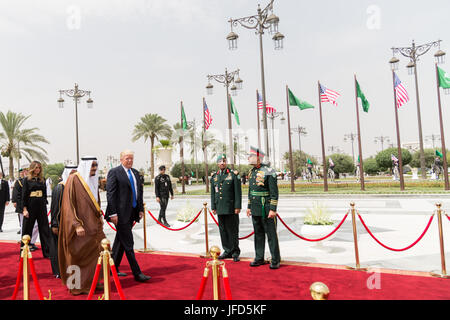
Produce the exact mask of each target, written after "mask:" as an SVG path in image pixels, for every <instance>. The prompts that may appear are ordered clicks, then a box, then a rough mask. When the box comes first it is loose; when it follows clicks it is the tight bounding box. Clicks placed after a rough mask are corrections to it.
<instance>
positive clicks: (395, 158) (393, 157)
mask: <svg viewBox="0 0 450 320" xmlns="http://www.w3.org/2000/svg"><path fill="white" fill-rule="evenodd" d="M391 160H392V161H395V162H397V161H398V159H397V157H396V156H394V155H393V154H392V153H391Z"/></svg>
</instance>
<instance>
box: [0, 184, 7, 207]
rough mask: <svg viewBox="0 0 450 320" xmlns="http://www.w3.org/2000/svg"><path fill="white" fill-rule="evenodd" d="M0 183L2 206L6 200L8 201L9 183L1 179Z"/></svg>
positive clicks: (0, 203) (0, 201)
mask: <svg viewBox="0 0 450 320" xmlns="http://www.w3.org/2000/svg"><path fill="white" fill-rule="evenodd" d="M0 183H1V189H0V205H2V206H4V205H5V203H6V202H9V183H8V181H6V180H3V179H1V180H0Z"/></svg>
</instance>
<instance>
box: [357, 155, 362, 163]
mask: <svg viewBox="0 0 450 320" xmlns="http://www.w3.org/2000/svg"><path fill="white" fill-rule="evenodd" d="M358 163H361V160H360V159H359V155H358Z"/></svg>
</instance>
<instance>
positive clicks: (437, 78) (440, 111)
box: [436, 63, 450, 190]
mask: <svg viewBox="0 0 450 320" xmlns="http://www.w3.org/2000/svg"><path fill="white" fill-rule="evenodd" d="M436 81H437V95H438V110H439V125H440V130H441V144H442V145H441V146H442V161H443V162H444V163H443V167H444V181H445V190H449V189H450V186H449V181H448V167H447V149H446V148H445V136H444V125H443V122H442V104H441V90H440V89H439V87H440V80H439V70H438V64H437V63H436Z"/></svg>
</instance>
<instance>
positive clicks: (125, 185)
mask: <svg viewBox="0 0 450 320" xmlns="http://www.w3.org/2000/svg"><path fill="white" fill-rule="evenodd" d="M131 171H132V173H133V174H134V178H135V180H136V186H137V189H136V202H137V206H136V208H135V209H133V193H132V190H131V184H130V180H129V179H128V174H127V173H126V172H125V170H124V169H123V167H122V165H120V166H118V167H116V168H113V169H111V170H109V172H108V176H107V178H106V199H107V201H108V204H107V206H106V214H105V218H106V221H111V217H110V216H111V215H114V214H117V217H118V219H119V221H118V223H119V224H127V223H130V222H132V221H136V222H139V220H140V218H139V212H141V211H142V212H144V200H143V195H144V189H143V186H142V184H141V183H140V179H139V172H138V171H137V170H136V169H133V168H132V169H131Z"/></svg>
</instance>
